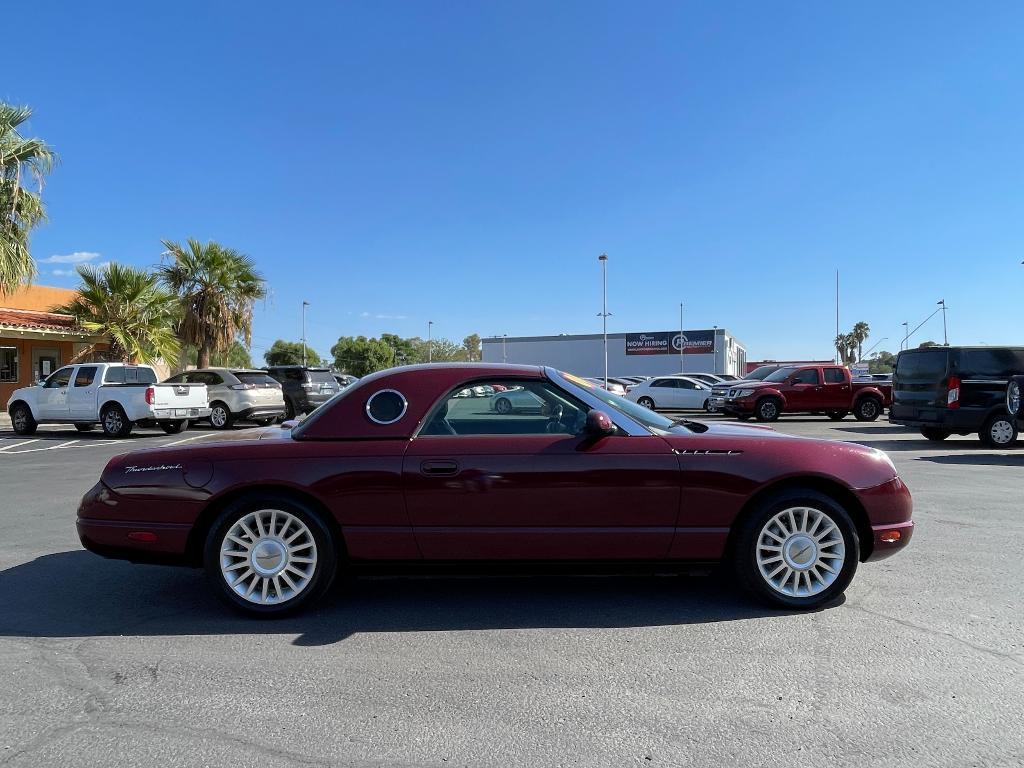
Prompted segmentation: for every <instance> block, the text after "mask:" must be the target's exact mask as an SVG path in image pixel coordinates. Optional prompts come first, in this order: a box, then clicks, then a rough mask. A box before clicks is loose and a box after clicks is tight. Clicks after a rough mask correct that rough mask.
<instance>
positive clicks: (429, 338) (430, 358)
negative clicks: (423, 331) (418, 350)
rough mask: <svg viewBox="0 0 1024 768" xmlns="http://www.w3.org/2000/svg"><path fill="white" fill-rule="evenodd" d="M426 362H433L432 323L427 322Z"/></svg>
mask: <svg viewBox="0 0 1024 768" xmlns="http://www.w3.org/2000/svg"><path fill="white" fill-rule="evenodd" d="M427 362H428V363H432V362H434V321H433V320H428V321H427Z"/></svg>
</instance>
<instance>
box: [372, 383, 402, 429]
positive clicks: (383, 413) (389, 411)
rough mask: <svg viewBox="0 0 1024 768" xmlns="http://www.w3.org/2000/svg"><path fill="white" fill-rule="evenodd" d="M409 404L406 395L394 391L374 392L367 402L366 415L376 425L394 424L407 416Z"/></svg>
mask: <svg viewBox="0 0 1024 768" xmlns="http://www.w3.org/2000/svg"><path fill="white" fill-rule="evenodd" d="M408 407H409V403H407V402H406V400H405V395H403V394H402V393H401V392H398V391H397V390H394V389H382V390H380V392H374V393H373V394H372V395H370V399H369V400H367V401H366V415H367V416H369V417H370V421H372V422H374V423H376V424H394V423H395V422H396V421H398V420H399V419H400V418H402V417H403V416H404V415H405V410H406V408H408Z"/></svg>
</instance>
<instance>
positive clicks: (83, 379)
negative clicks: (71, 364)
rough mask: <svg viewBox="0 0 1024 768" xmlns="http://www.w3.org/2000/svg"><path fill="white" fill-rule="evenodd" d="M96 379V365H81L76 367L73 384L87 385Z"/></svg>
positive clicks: (77, 385)
mask: <svg viewBox="0 0 1024 768" xmlns="http://www.w3.org/2000/svg"><path fill="white" fill-rule="evenodd" d="M95 379H96V366H95V365H83V366H82V367H81V368H79V369H78V373H76V374H75V386H76V387H88V386H89V385H90V384H92V383H93V381H95Z"/></svg>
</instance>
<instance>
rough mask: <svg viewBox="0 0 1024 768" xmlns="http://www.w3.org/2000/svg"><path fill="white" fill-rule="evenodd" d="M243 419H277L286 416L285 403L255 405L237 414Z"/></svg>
mask: <svg viewBox="0 0 1024 768" xmlns="http://www.w3.org/2000/svg"><path fill="white" fill-rule="evenodd" d="M236 416H237V418H239V419H241V420H242V421H247V420H249V419H276V418H278V417H280V416H284V405H255V406H253V407H252V408H246V409H245V410H242V411H239V412H238V414H236Z"/></svg>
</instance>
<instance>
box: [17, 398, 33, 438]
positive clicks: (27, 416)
mask: <svg viewBox="0 0 1024 768" xmlns="http://www.w3.org/2000/svg"><path fill="white" fill-rule="evenodd" d="M11 426H12V427H13V428H14V432H15V433H16V434H19V435H34V434H35V432H36V427H38V426H39V425H38V424H37V423H36V420H35V418H33V416H32V411H31V410H30V409H29V407H28V406H27V405H25V404H24V403H18V404H17V405H15V406H14V407H13V408H11Z"/></svg>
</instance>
